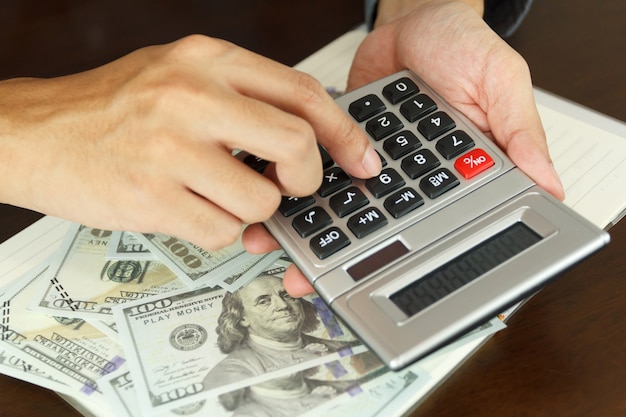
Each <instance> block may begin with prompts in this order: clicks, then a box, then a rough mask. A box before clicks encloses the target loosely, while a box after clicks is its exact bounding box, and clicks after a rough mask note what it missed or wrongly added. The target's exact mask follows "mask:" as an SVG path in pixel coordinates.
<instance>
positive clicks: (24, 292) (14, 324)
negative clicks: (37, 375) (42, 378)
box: [0, 265, 125, 401]
mask: <svg viewBox="0 0 626 417" xmlns="http://www.w3.org/2000/svg"><path fill="white" fill-rule="evenodd" d="M45 268H46V266H45V265H43V266H40V267H37V268H35V269H34V270H33V271H31V272H29V273H28V274H26V275H25V276H24V277H23V278H22V279H20V280H19V281H18V282H16V283H15V285H14V286H13V287H11V288H10V289H9V290H8V291H7V292H6V293H5V294H3V295H2V297H0V306H1V307H2V310H0V315H1V319H0V323H2V324H1V327H0V330H1V331H2V337H1V338H0V346H2V348H4V350H6V351H7V352H9V353H11V354H14V355H15V356H17V357H19V358H21V359H22V360H24V361H25V362H27V363H29V364H31V365H32V366H34V367H36V368H37V369H41V370H42V371H44V372H46V373H47V374H49V375H50V376H51V377H52V378H54V379H56V380H59V381H62V382H63V383H65V384H67V385H68V386H69V388H71V389H72V391H73V393H74V394H79V393H80V394H82V395H84V396H87V397H90V398H93V399H94V401H98V400H100V399H101V398H100V397H101V392H100V390H99V388H98V380H99V379H100V378H101V377H102V376H103V375H105V374H107V373H109V372H112V371H114V370H116V369H117V368H118V367H119V366H120V365H122V364H123V363H124V362H125V359H124V358H125V355H124V352H123V350H122V348H121V346H120V345H119V344H118V343H116V342H115V341H114V340H112V339H110V338H108V337H106V336H105V335H104V334H102V333H101V332H99V331H98V330H97V329H95V328H94V327H92V326H91V325H89V324H88V323H86V322H85V321H84V320H81V319H76V318H66V317H60V316H45V315H43V314H38V313H36V312H33V311H30V310H28V305H29V303H30V299H31V298H32V297H33V295H34V293H35V291H36V287H37V285H38V282H37V281H38V280H39V279H40V278H41V277H42V275H43V273H44V271H45Z"/></svg>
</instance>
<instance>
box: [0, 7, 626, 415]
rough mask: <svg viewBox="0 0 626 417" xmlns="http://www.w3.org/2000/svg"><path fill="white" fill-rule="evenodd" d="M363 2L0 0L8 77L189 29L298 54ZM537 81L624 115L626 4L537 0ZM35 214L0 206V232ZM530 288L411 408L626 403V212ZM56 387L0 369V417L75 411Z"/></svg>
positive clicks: (81, 64)
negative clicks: (503, 325)
mask: <svg viewBox="0 0 626 417" xmlns="http://www.w3.org/2000/svg"><path fill="white" fill-rule="evenodd" d="M362 16H363V15H362V2H361V1H360V0H351V1H340V0H322V1H316V2H294V1H293V0H275V1H272V2H267V1H259V0H248V1H242V0H229V1H227V2H214V1H210V0H183V1H180V0H177V1H172V0H168V1H164V0H151V1H149V0H141V1H139V0H136V1H122V0H115V1H113V0H109V1H99V0H82V1H80V0H75V1H72V0H47V1H45V2H43V1H26V0H3V1H2V2H0V78H8V77H13V76H39V77H49V76H56V75H62V74H67V73H71V72H76V71H80V70H84V69H88V68H91V67H94V66H97V65H99V64H103V63H105V62H107V61H110V60H112V59H115V58H117V57H119V56H121V55H123V54H125V53H127V52H130V51H131V50H133V49H136V48H138V47H141V46H145V45H150V44H155V43H163V42H168V41H172V40H175V39H177V38H180V37H182V36H184V35H187V34H191V33H204V34H207V35H210V36H217V37H221V38H225V39H228V40H230V41H233V42H235V43H238V44H239V45H242V46H244V47H246V48H248V49H251V50H253V51H256V52H259V53H262V54H264V55H267V56H269V57H271V58H273V59H276V60H278V61H281V62H283V63H286V64H289V65H293V64H295V63H297V62H298V61H300V60H301V59H303V58H305V57H306V56H308V55H310V54H311V53H313V52H314V51H316V50H317V49H319V48H320V47H322V46H323V45H325V44H327V43H329V42H330V41H332V40H333V39H335V38H336V37H338V36H339V35H341V34H342V33H344V32H346V31H348V30H350V29H351V28H352V27H354V26H356V25H357V24H359V23H360V22H361V21H362ZM509 41H510V43H511V45H512V46H513V47H514V48H516V49H517V50H518V51H519V52H520V53H521V54H522V55H523V56H524V57H525V58H526V60H527V61H528V63H529V65H530V68H531V71H532V74H533V80H534V83H535V84H536V85H537V86H539V87H542V88H544V89H546V90H548V91H552V92H554V93H556V94H559V95H561V96H563V97H566V98H569V99H571V100H573V101H576V102H579V103H582V104H584V105H586V106H588V107H591V108H593V109H595V110H597V111H600V112H602V113H606V114H608V115H611V116H613V117H615V118H618V119H621V120H626V82H625V81H624V75H625V71H626V54H625V53H624V52H625V51H626V2H624V1H623V0H603V1H601V2H591V1H583V0H550V1H536V2H535V4H534V6H533V8H532V9H531V12H530V14H529V16H528V18H527V19H526V21H525V22H524V23H523V25H522V26H521V27H520V29H519V31H518V32H517V33H516V34H515V35H514V36H513V37H512V38H511V39H510V40H509ZM40 217H41V215H40V214H38V213H33V212H30V211H27V210H22V209H18V208H15V207H11V206H6V205H0V241H3V240H6V239H7V238H9V237H10V236H12V235H14V234H15V233H17V232H19V231H20V230H21V229H22V228H24V227H26V226H27V225H29V224H31V223H32V222H34V221H35V220H37V219H38V218H40ZM611 235H612V242H611V244H610V245H609V247H608V248H606V249H604V250H603V251H601V252H600V253H598V254H597V255H596V256H594V257H592V258H590V259H588V260H586V261H585V262H583V263H581V264H580V265H578V266H577V267H575V268H573V269H571V270H570V271H568V272H567V273H565V274H563V275H562V276H561V277H560V278H559V279H558V280H556V281H554V282H552V283H551V284H549V285H548V286H547V287H546V288H545V289H544V290H542V291H541V292H540V293H539V294H537V295H536V296H534V297H533V298H532V299H531V300H530V301H529V302H528V303H527V304H525V305H524V306H523V307H522V309H521V310H520V311H519V312H518V313H516V314H515V315H514V316H513V317H512V318H511V319H510V321H509V328H508V329H507V330H505V331H503V332H501V333H499V334H497V335H496V336H494V337H493V338H492V339H491V340H490V341H489V342H487V343H486V344H485V345H484V346H483V347H482V348H481V349H480V350H479V351H478V352H477V353H476V354H474V355H473V356H472V357H471V358H470V359H469V360H468V361H467V362H466V363H465V364H464V365H463V366H461V367H460V368H459V369H458V370H457V371H456V372H455V373H454V374H453V375H452V376H451V377H450V378H449V379H448V380H447V381H446V382H445V383H444V384H443V385H442V386H441V387H439V388H438V389H437V390H435V391H434V392H433V393H432V394H431V395H430V396H429V397H428V399H427V400H426V401H425V402H423V403H422V404H421V405H420V406H419V407H418V408H417V409H416V410H415V411H414V412H413V413H412V414H411V415H412V416H418V415H420V416H422V415H423V416H458V415H464V416H490V417H491V416H497V415H510V416H533V417H539V416H550V417H554V416H560V417H566V416H595V417H602V416H623V415H626V396H624V392H625V389H624V382H623V379H624V375H626V353H625V352H626V332H625V331H624V330H625V328H626V320H625V319H624V317H626V286H625V285H624V283H623V280H624V279H625V278H626V258H625V257H624V256H623V248H624V247H625V245H626V242H625V240H626V222H621V223H619V224H618V225H617V226H615V227H614V228H613V229H611ZM79 415H80V414H78V413H77V412H76V411H75V410H73V409H72V408H71V407H70V406H69V405H67V404H66V403H65V402H64V401H63V400H61V399H60V398H59V397H57V396H56V394H54V393H52V392H50V391H47V390H43V389H40V388H38V387H36V386H33V385H31V384H28V383H24V382H21V381H18V380H15V379H12V378H9V377H6V376H0V416H12V417H19V416H79Z"/></svg>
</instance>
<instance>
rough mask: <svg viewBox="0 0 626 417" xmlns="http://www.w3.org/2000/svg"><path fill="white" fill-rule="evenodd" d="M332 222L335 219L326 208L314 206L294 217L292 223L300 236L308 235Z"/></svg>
mask: <svg viewBox="0 0 626 417" xmlns="http://www.w3.org/2000/svg"><path fill="white" fill-rule="evenodd" d="M332 222H333V219H331V217H330V216H329V215H328V213H327V212H326V210H324V209H323V208H321V207H313V208H311V209H309V210H306V211H305V212H303V213H301V214H298V215H297V216H296V217H294V218H293V222H292V223H291V225H292V226H293V228H294V229H296V231H297V232H298V233H299V234H300V236H302V237H308V236H311V235H312V234H313V233H315V232H318V231H320V230H322V229H323V228H325V227H326V226H330V224H331V223H332Z"/></svg>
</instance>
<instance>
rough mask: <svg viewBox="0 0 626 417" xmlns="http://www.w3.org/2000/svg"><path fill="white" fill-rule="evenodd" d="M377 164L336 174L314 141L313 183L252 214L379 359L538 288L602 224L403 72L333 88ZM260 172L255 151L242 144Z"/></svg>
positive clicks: (411, 356) (390, 359) (461, 329)
mask: <svg viewBox="0 0 626 417" xmlns="http://www.w3.org/2000/svg"><path fill="white" fill-rule="evenodd" d="M336 101H337V103H338V104H339V106H340V107H341V108H342V109H343V110H344V111H345V112H346V113H348V115H350V117H351V118H352V119H353V120H354V122H355V123H356V124H358V126H360V127H361V128H362V129H363V130H365V131H366V132H367V134H368V135H369V137H370V138H371V140H372V142H373V144H374V146H375V148H376V150H377V151H378V153H379V154H380V156H381V160H382V161H383V169H382V171H381V173H380V174H379V175H378V176H377V177H374V178H371V179H368V180H361V179H356V178H353V177H350V176H349V175H347V174H346V173H345V172H344V171H343V170H342V169H341V167H339V166H337V165H335V164H334V163H333V161H332V159H331V158H330V156H329V155H328V154H327V153H326V152H325V151H324V150H323V149H320V150H321V152H322V159H323V163H324V179H323V183H322V185H321V187H320V188H319V190H318V191H317V193H315V194H314V195H311V196H308V197H299V198H294V197H284V198H283V201H282V204H281V206H280V208H279V210H278V211H277V212H276V213H275V215H274V216H273V217H272V218H271V219H270V220H268V221H267V222H266V226H267V228H268V229H269V231H270V232H271V233H272V234H273V235H274V237H275V238H276V239H277V240H278V241H279V243H280V244H281V245H282V247H283V248H284V250H285V251H286V252H287V253H288V254H289V255H290V256H291V258H292V259H293V261H294V262H295V263H296V264H297V265H298V267H299V268H300V270H301V271H302V272H303V273H304V274H305V275H306V276H307V278H308V279H309V280H310V281H311V283H312V284H313V286H314V288H315V289H316V291H317V292H318V293H319V294H320V295H321V296H322V297H323V298H324V300H325V301H326V302H327V303H328V304H329V305H330V306H331V308H332V309H333V311H334V312H335V313H337V314H338V315H339V316H340V317H341V318H342V319H343V320H344V321H345V322H346V323H347V324H348V325H349V326H350V327H351V328H352V329H353V330H354V331H355V332H356V334H357V335H358V336H359V337H360V338H361V340H363V342H364V343H365V344H367V345H368V346H369V347H370V348H371V349H372V350H373V351H374V352H375V353H376V354H377V355H378V356H379V357H380V358H381V359H382V360H383V362H385V363H386V364H387V365H388V366H389V367H390V368H391V369H394V370H397V369H401V368H403V367H404V366H407V365H409V364H411V363H412V362H414V361H415V360H417V359H420V358H422V357H424V356H425V355H427V354H428V353H430V352H433V351H434V350H436V349H437V348H439V347H442V346H443V345H445V344H446V343H448V342H450V341H452V340H454V339H455V338H457V337H459V336H461V335H463V334H464V333H465V332H467V331H469V330H471V329H472V328H474V327H476V326H478V325H480V324H482V323H483V322H485V321H486V320H489V319H490V318H492V317H494V316H495V315H497V314H498V313H500V312H502V311H504V309H506V308H507V307H509V306H511V305H513V304H514V303H516V302H517V301H520V300H521V299H523V298H524V297H526V296H529V295H531V294H532V293H533V292H534V291H536V290H538V289H540V288H541V287H542V286H543V285H544V284H545V283H546V282H547V281H548V280H549V279H550V278H552V277H554V276H555V275H557V274H558V273H559V272H561V271H563V270H565V269H566V268H568V267H570V266H572V265H573V264H575V263H576V262H578V261H580V260H581V259H583V258H585V257H586V256H588V255H590V254H591V253H593V252H595V251H596V250H598V249H600V248H601V247H602V246H604V245H606V244H607V243H608V241H609V235H608V234H607V233H606V232H604V231H602V230H600V229H598V228H597V227H596V226H594V225H593V224H592V223H590V222H589V221H587V220H586V219H584V218H583V217H582V216H580V215H579V214H577V213H576V212H574V211H573V210H571V209H570V208H568V207H567V206H565V205H564V204H563V203H562V202H560V201H558V200H557V199H555V198H553V197H552V196H551V195H549V194H548V193H546V192H545V191H543V190H542V189H540V188H539V187H538V186H537V185H536V184H535V183H534V182H533V181H532V180H531V179H529V178H528V177H527V176H526V175H525V174H524V173H523V172H522V171H521V170H520V169H518V168H517V167H516V166H515V165H514V164H513V163H512V162H511V161H510V160H509V159H508V158H507V156H506V155H505V154H504V153H503V152H502V151H501V150H500V149H499V148H498V146H497V145H495V144H494V143H493V142H492V141H491V140H489V139H488V138H486V137H485V136H484V135H483V134H482V133H481V132H480V130H479V129H478V128H477V127H475V126H474V125H473V124H472V123H471V122H470V121H469V120H468V119H466V118H465V117H464V116H463V115H462V114H460V112H458V111H457V110H455V109H454V108H452V107H451V106H450V105H449V104H447V103H446V102H445V101H444V100H443V99H442V98H441V97H440V96H439V95H438V94H437V93H436V92H435V91H433V90H432V89H431V88H430V87H429V86H428V85H426V84H425V83H424V82H423V81H422V80H421V79H420V78H418V77H417V76H416V75H415V74H413V73H411V72H409V71H403V72H400V73H397V74H394V75H391V76H388V77H385V78H383V79H380V80H378V81H375V82H373V83H371V84H368V85H366V86H364V87H361V88H359V89H357V90H355V91H352V92H349V93H347V94H345V95H343V96H341V97H338V98H337V99H336ZM247 162H248V163H249V164H250V165H251V166H254V167H256V169H258V170H260V171H261V170H262V169H263V168H262V167H263V161H260V160H258V159H256V160H255V159H254V157H253V156H252V155H249V156H248V161H247Z"/></svg>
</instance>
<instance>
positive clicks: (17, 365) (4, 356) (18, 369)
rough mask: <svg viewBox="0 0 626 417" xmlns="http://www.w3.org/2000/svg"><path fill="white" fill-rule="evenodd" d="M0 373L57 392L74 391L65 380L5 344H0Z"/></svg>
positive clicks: (68, 392)
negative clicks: (7, 348) (7, 347)
mask: <svg viewBox="0 0 626 417" xmlns="http://www.w3.org/2000/svg"><path fill="white" fill-rule="evenodd" d="M3 332H4V330H3ZM0 374H4V375H8V376H10V377H12V378H16V379H20V380H22V381H25V382H29V383H31V384H35V385H38V386H40V387H43V388H46V389H49V390H53V391H56V392H61V393H64V394H70V393H71V392H72V389H71V388H70V387H69V386H68V385H67V384H65V383H64V382H63V381H61V380H59V379H56V378H54V377H53V376H51V375H50V374H49V373H47V372H45V371H44V370H42V369H39V368H37V367H36V366H33V365H32V364H31V363H29V362H27V361H25V360H24V359H22V358H21V357H20V356H18V355H15V354H13V353H12V352H9V351H7V350H5V346H4V345H0Z"/></svg>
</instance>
